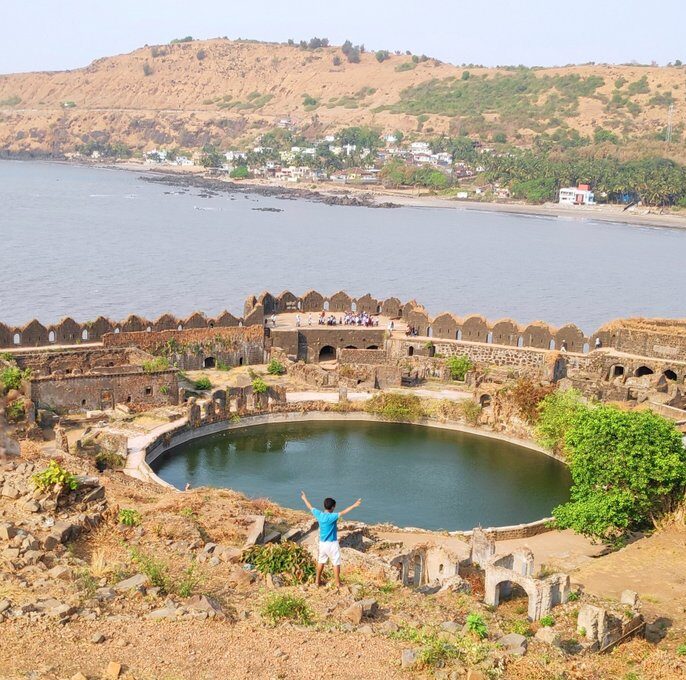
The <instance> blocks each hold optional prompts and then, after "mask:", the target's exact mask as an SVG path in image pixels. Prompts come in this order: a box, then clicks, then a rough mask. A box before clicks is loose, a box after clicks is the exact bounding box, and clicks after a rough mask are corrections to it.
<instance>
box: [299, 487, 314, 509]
mask: <svg viewBox="0 0 686 680" xmlns="http://www.w3.org/2000/svg"><path fill="white" fill-rule="evenodd" d="M300 498H302V499H303V503H304V504H305V505H306V506H307V509H308V510H312V503H310V501H308V500H307V496H306V495H305V492H304V491H301V492H300Z"/></svg>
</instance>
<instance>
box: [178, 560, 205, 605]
mask: <svg viewBox="0 0 686 680" xmlns="http://www.w3.org/2000/svg"><path fill="white" fill-rule="evenodd" d="M200 581H201V579H200V576H199V575H198V573H197V567H196V566H195V564H191V565H189V566H188V568H187V569H185V570H184V572H183V576H182V577H181V579H180V580H179V582H178V583H177V584H176V592H177V593H178V594H179V595H180V596H181V597H191V595H193V593H194V592H195V591H196V589H197V587H198V586H199V585H200Z"/></svg>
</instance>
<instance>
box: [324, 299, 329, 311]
mask: <svg viewBox="0 0 686 680" xmlns="http://www.w3.org/2000/svg"><path fill="white" fill-rule="evenodd" d="M324 311H325V312H328V311H329V301H328V300H324Z"/></svg>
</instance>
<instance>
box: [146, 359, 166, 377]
mask: <svg viewBox="0 0 686 680" xmlns="http://www.w3.org/2000/svg"><path fill="white" fill-rule="evenodd" d="M168 368H169V359H167V357H155V358H154V359H150V360H149V361H144V362H143V371H144V372H145V373H158V372H160V371H166V370H167V369H168Z"/></svg>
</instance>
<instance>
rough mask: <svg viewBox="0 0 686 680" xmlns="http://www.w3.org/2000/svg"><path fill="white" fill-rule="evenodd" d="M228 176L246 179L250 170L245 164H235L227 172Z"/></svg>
mask: <svg viewBox="0 0 686 680" xmlns="http://www.w3.org/2000/svg"><path fill="white" fill-rule="evenodd" d="M229 177H231V179H248V178H249V177H250V171H249V170H248V168H247V166H245V165H237V166H236V167H235V168H234V169H233V170H232V171H231V172H230V173H229Z"/></svg>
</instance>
